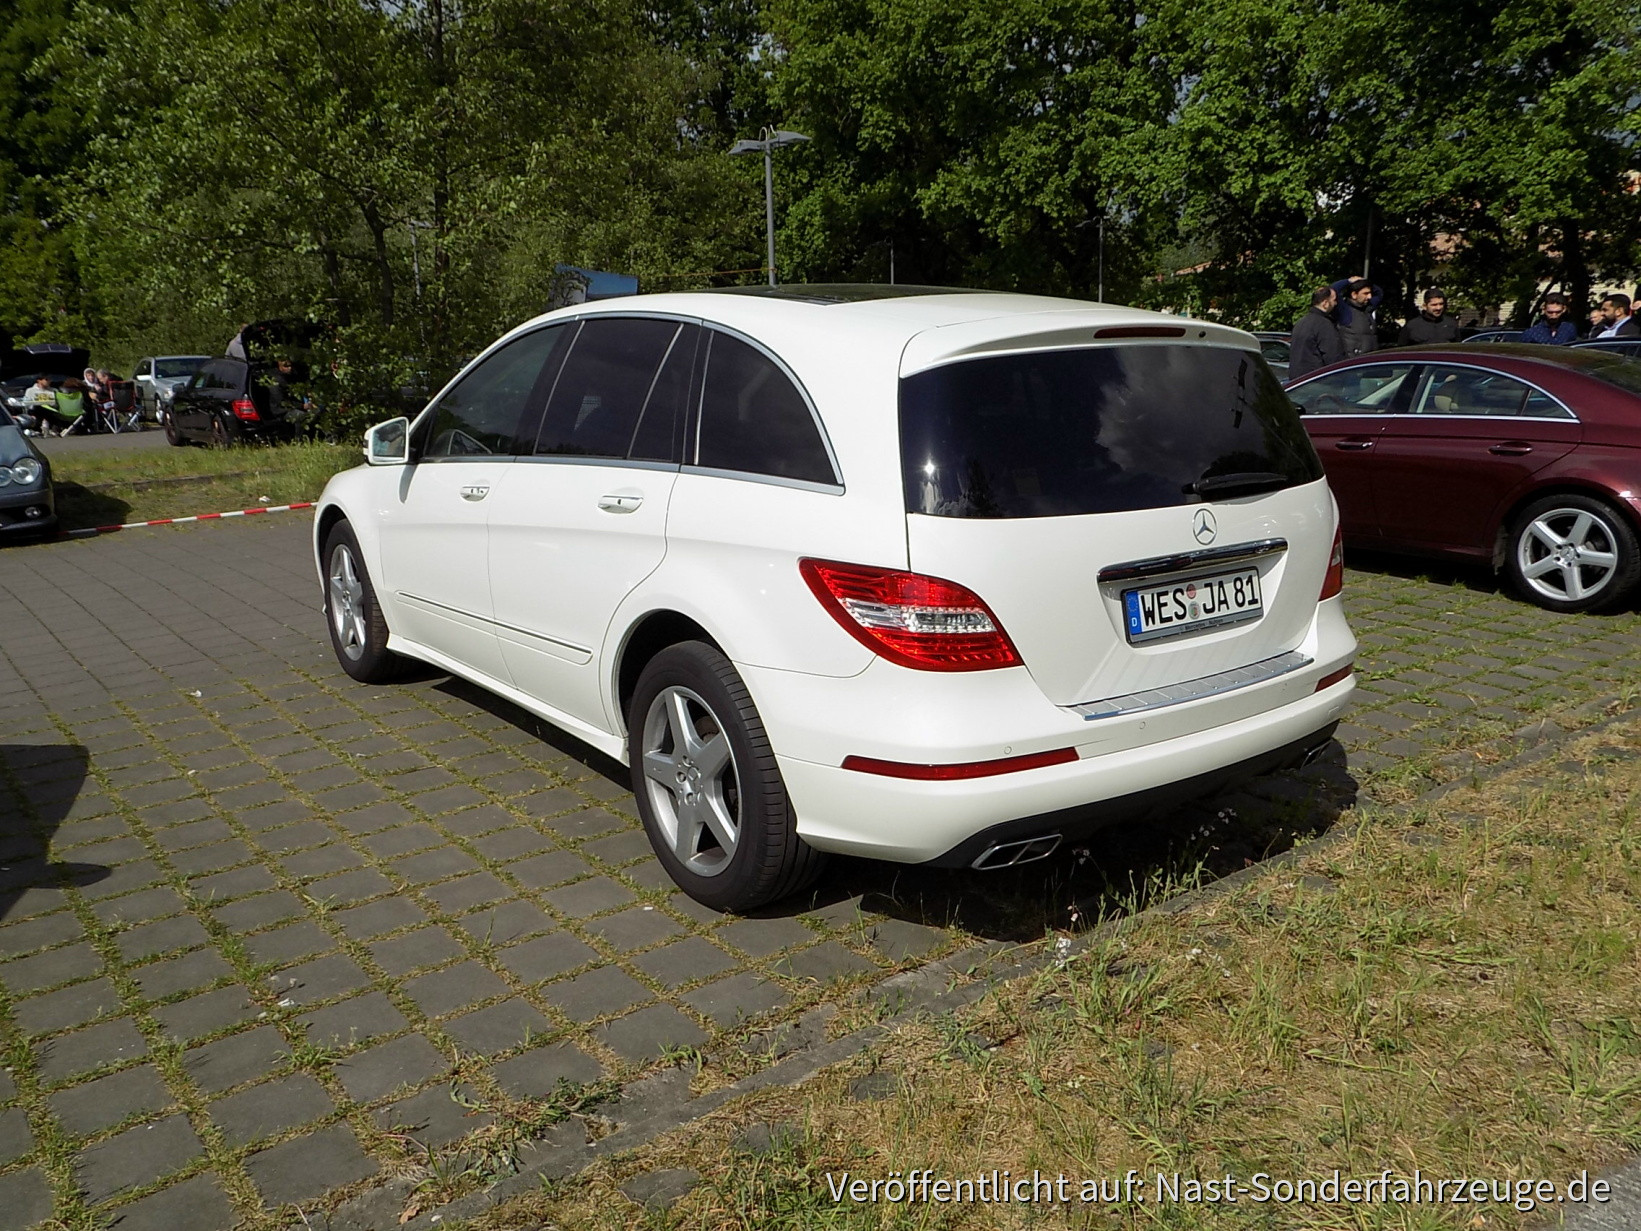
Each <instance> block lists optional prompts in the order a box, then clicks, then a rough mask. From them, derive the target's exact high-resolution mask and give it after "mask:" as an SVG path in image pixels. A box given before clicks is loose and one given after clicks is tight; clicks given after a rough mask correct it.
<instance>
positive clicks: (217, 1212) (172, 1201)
mask: <svg viewBox="0 0 1641 1231" xmlns="http://www.w3.org/2000/svg"><path fill="white" fill-rule="evenodd" d="M115 1213H116V1216H117V1217H118V1218H119V1223H118V1224H117V1225H118V1227H119V1231H224V1229H225V1228H227V1227H231V1226H233V1225H234V1223H235V1222H236V1221H238V1219H237V1216H236V1215H235V1213H234V1210H233V1206H232V1205H231V1204H230V1203H229V1201H228V1196H227V1194H226V1193H225V1192H223V1190H222V1184H221V1181H219V1180H218V1179H217V1178H216V1176H214V1175H212V1174H210V1173H209V1172H207V1173H206V1174H204V1175H196V1176H194V1177H192V1178H191V1179H187V1180H183V1181H182V1182H181V1183H178V1184H173V1185H171V1187H170V1188H164V1189H161V1190H160V1191H159V1192H157V1193H152V1194H150V1195H149V1196H146V1197H143V1198H141V1199H140V1200H137V1201H133V1202H131V1203H130V1204H128V1205H122V1206H120V1207H119V1208H118V1209H117V1210H116V1211H115Z"/></svg>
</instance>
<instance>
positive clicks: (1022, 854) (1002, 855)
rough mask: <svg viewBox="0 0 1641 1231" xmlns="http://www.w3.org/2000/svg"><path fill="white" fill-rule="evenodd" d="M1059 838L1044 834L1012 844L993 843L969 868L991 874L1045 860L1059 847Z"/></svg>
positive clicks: (1052, 834)
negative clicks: (1000, 869)
mask: <svg viewBox="0 0 1641 1231" xmlns="http://www.w3.org/2000/svg"><path fill="white" fill-rule="evenodd" d="M1060 836H1061V835H1059V834H1057V833H1046V834H1039V835H1038V836H1037V837H1035V838H1018V839H1016V840H1015V841H1013V842H995V843H993V844H992V845H991V846H988V847H987V848H986V849H985V850H984V851H983V852H981V854H980V857H979V858H978V859H976V860H975V861H974V862H973V863H971V864H970V865H969V867H971V868H975V869H977V870H979V871H981V872H992V871H995V870H996V869H998V868H1012V867H1015V866H1017V865H1019V864H1022V863H1032V862H1033V861H1035V860H1038V859H1047V858H1048V857H1049V856H1050V855H1052V854H1053V853H1054V851H1055V849H1056V848H1057V847H1058V846H1059V845H1060Z"/></svg>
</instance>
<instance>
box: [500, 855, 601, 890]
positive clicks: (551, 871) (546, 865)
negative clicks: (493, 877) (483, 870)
mask: <svg viewBox="0 0 1641 1231" xmlns="http://www.w3.org/2000/svg"><path fill="white" fill-rule="evenodd" d="M592 870H593V869H592V865H591V864H589V863H588V862H587V861H586V860H585V859H582V858H581V857H580V856H578V855H573V854H571V853H570V852H569V851H548V852H547V853H545V854H542V855H535V856H532V857H531V858H529V859H521V860H519V861H518V862H517V863H510V864H508V865H507V875H508V876H510V877H512V878H513V879H514V880H516V881H518V882H519V884H521V885H523V886H524V887H525V888H527V889H547V888H550V887H551V886H553V885H562V884H563V883H564V882H565V881H570V880H574V879H575V878H576V877H578V876H585V875H586V874H587V873H589V872H591V871H592Z"/></svg>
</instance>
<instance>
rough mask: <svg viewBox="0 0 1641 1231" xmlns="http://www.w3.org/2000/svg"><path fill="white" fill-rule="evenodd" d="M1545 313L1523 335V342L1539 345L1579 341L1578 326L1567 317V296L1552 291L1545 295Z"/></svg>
mask: <svg viewBox="0 0 1641 1231" xmlns="http://www.w3.org/2000/svg"><path fill="white" fill-rule="evenodd" d="M1542 311H1543V313H1544V315H1543V316H1541V317H1539V318H1538V320H1536V321H1535V322H1533V324H1531V325H1529V326H1528V327H1527V329H1526V331H1525V332H1524V333H1523V334H1522V335H1521V340H1522V341H1523V342H1532V343H1535V344H1536V345H1539V346H1569V345H1571V344H1572V343H1574V342H1576V341H1578V328H1577V327H1576V326H1575V325H1574V324H1573V323H1572V321H1570V320H1568V319H1567V297H1566V296H1565V295H1563V294H1562V293H1561V292H1560V291H1551V292H1550V293H1549V294H1548V295H1546V296H1545V297H1544V307H1543V309H1542Z"/></svg>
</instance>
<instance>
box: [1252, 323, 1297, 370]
mask: <svg viewBox="0 0 1641 1231" xmlns="http://www.w3.org/2000/svg"><path fill="white" fill-rule="evenodd" d="M1254 337H1256V338H1258V339H1259V353H1260V354H1261V355H1263V356H1264V357H1265V363H1266V364H1267V365H1268V366H1269V367H1270V369H1271V371H1273V372H1275V373H1276V379H1277V380H1287V379H1288V358H1289V356H1290V354H1291V353H1292V351H1293V347H1292V345H1291V344H1290V342H1289V335H1288V334H1285V333H1255V334H1254Z"/></svg>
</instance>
